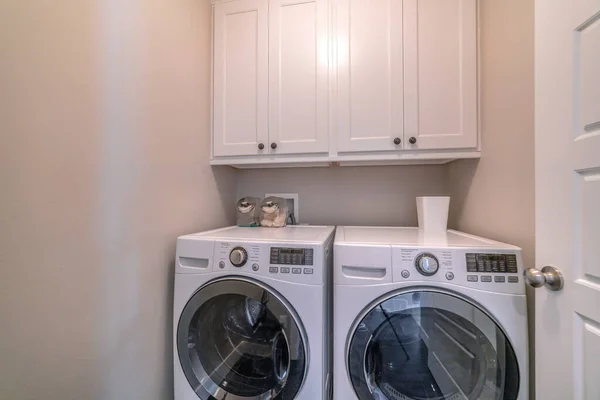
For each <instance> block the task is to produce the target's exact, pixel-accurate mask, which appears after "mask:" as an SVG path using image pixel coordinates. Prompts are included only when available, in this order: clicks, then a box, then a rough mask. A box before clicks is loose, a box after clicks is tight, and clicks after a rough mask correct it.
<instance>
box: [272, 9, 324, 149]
mask: <svg viewBox="0 0 600 400" xmlns="http://www.w3.org/2000/svg"><path fill="white" fill-rule="evenodd" d="M269 10H270V11H269V140H270V141H271V143H275V144H277V149H276V152H277V154H303V153H320V152H325V153H326V152H327V151H328V150H329V126H328V125H329V119H328V114H329V113H328V111H329V110H328V108H329V98H328V96H329V78H328V77H329V75H328V74H329V54H328V45H327V40H328V32H327V26H328V23H327V16H328V9H327V1H326V0H315V1H302V0H270V1H269Z"/></svg>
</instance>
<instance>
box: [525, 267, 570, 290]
mask: <svg viewBox="0 0 600 400" xmlns="http://www.w3.org/2000/svg"><path fill="white" fill-rule="evenodd" d="M523 276H525V282H527V284H528V285H529V286H531V287H533V288H540V287H542V286H544V285H545V286H546V287H547V288H548V289H550V290H552V291H558V290H561V289H562V288H563V286H564V284H565V280H564V278H563V276H562V274H561V273H560V271H559V270H558V268H555V267H551V266H546V267H544V268H542V270H541V271H540V270H539V269H536V268H527V269H526V270H525V271H523Z"/></svg>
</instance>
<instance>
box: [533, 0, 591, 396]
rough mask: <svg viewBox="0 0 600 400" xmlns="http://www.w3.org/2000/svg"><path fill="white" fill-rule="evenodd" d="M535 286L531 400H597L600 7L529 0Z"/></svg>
mask: <svg viewBox="0 0 600 400" xmlns="http://www.w3.org/2000/svg"><path fill="white" fill-rule="evenodd" d="M535 11H536V21H535V25H536V36H535V43H536V63H535V64H536V70H535V74H536V98H535V101H536V137H535V145H536V154H535V156H536V157H535V158H536V263H537V265H538V266H540V267H541V266H545V265H553V266H556V267H557V268H559V269H560V270H561V271H562V273H563V274H564V279H565V285H564V289H563V290H562V291H550V290H548V289H547V288H543V287H542V288H539V289H537V290H536V293H535V294H536V298H535V301H536V316H535V328H536V351H535V357H536V363H535V365H536V388H537V398H538V399H540V400H554V399H556V400H562V399H574V400H584V399H585V400H598V399H600V2H599V1H598V0H553V1H547V0H538V1H536V9H535Z"/></svg>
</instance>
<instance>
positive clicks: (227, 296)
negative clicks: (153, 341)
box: [176, 277, 308, 400]
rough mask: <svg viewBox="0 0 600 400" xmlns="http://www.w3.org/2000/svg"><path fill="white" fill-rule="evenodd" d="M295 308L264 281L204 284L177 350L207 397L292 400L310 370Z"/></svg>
mask: <svg viewBox="0 0 600 400" xmlns="http://www.w3.org/2000/svg"><path fill="white" fill-rule="evenodd" d="M299 324H300V322H299V319H298V317H297V315H296V313H295V312H294V310H293V309H292V307H291V306H290V305H289V304H288V303H287V302H286V301H285V299H284V298H283V297H282V296H281V295H280V294H278V293H276V292H275V291H274V290H273V289H271V288H269V287H267V286H266V285H264V284H261V283H259V282H256V281H253V280H249V279H245V278H240V277H229V278H223V279H219V280H216V281H213V282H211V283H209V284H207V285H206V286H203V287H202V288H200V289H199V290H198V291H197V292H196V293H195V294H194V295H193V296H192V298H191V299H190V300H189V301H188V303H187V305H186V306H185V308H184V309H183V312H182V314H181V317H180V319H179V324H178V328H177V338H176V340H177V350H178V353H179V360H180V361H181V366H182V368H183V372H184V373H185V376H186V378H187V380H188V382H189V384H190V385H191V387H192V389H193V390H194V391H195V392H196V394H197V395H198V397H199V398H200V399H202V400H214V399H219V400H220V399H227V400H241V399H244V400H249V399H256V400H258V399H260V400H271V399H278V400H279V399H281V400H287V399H293V398H294V397H295V396H296V394H297V393H298V391H299V390H300V388H301V386H302V383H303V381H304V378H305V375H306V369H307V364H308V360H307V358H306V357H307V356H306V354H307V352H306V347H307V343H306V337H305V334H304V330H303V329H302V327H301V326H300V325H299Z"/></svg>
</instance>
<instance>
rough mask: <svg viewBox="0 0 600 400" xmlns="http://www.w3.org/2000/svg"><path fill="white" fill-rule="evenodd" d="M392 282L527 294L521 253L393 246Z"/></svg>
mask: <svg viewBox="0 0 600 400" xmlns="http://www.w3.org/2000/svg"><path fill="white" fill-rule="evenodd" d="M392 271H393V273H392V274H393V280H394V281H396V282H444V283H448V284H452V285H459V286H467V287H473V288H477V289H481V290H488V291H494V292H499V293H510V294H521V293H524V291H525V287H524V286H525V285H524V280H523V277H522V271H523V267H522V259H521V253H520V252H519V251H506V250H504V251H503V250H496V251H494V250H492V249H481V250H480V251H478V250H475V249H452V248H430V247H429V248H419V247H414V248H408V247H400V246H399V247H392Z"/></svg>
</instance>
